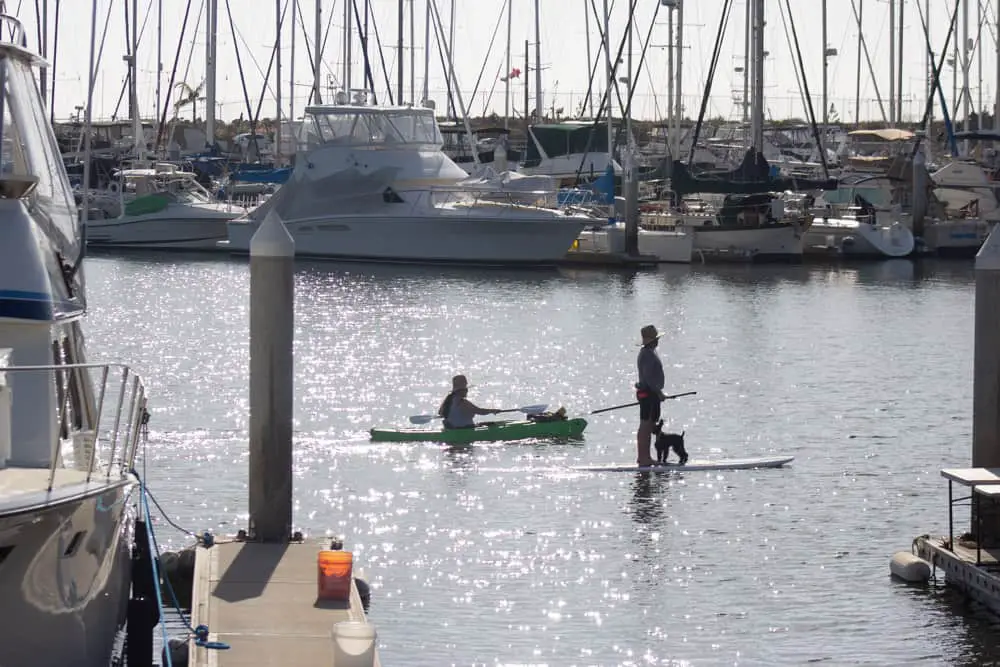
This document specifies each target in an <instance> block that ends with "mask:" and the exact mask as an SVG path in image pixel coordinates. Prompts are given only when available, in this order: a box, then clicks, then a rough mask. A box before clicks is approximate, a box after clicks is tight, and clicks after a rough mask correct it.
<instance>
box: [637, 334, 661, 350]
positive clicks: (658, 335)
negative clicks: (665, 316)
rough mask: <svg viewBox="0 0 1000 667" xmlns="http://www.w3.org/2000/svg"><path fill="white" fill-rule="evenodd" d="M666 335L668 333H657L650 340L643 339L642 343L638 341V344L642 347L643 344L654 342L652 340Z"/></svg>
mask: <svg viewBox="0 0 1000 667" xmlns="http://www.w3.org/2000/svg"><path fill="white" fill-rule="evenodd" d="M665 335H666V334H661V333H660V334H656V335H655V336H653V337H652V338H650V339H649V340H644V341H642V342H641V343H638V345H639V347H642V346H643V345H649V344H650V343H652V342H653V341H654V340H660V339H661V338H663V337H664V336H665Z"/></svg>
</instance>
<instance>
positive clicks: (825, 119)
mask: <svg viewBox="0 0 1000 667" xmlns="http://www.w3.org/2000/svg"><path fill="white" fill-rule="evenodd" d="M820 11H821V12H822V14H823V132H824V133H825V132H826V126H827V123H829V122H830V116H829V110H830V105H829V103H828V102H827V99H826V94H827V72H828V68H827V65H828V59H827V57H826V0H823V2H822V4H821V6H820ZM820 149H821V150H822V147H820Z"/></svg>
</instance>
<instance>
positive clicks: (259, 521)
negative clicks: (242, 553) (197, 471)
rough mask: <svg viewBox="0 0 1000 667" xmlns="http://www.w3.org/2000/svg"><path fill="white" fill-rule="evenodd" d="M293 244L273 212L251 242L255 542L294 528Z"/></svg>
mask: <svg viewBox="0 0 1000 667" xmlns="http://www.w3.org/2000/svg"><path fill="white" fill-rule="evenodd" d="M294 262H295V241H294V240H293V239H292V237H291V235H290V234H289V233H288V230H287V229H285V224H284V222H282V221H281V218H280V217H278V214H277V213H276V212H275V211H274V210H271V211H270V212H269V213H268V214H267V216H266V217H265V218H264V221H263V222H262V223H261V224H260V227H259V228H258V229H257V231H256V233H254V235H253V238H252V239H251V240H250V484H249V490H250V530H249V534H250V539H252V540H256V541H259V542H287V541H288V540H289V538H290V536H291V530H292V409H293V408H292V396H293V382H294V369H293V360H292V344H293V339H294V328H295V284H294Z"/></svg>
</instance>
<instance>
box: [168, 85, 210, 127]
mask: <svg viewBox="0 0 1000 667" xmlns="http://www.w3.org/2000/svg"><path fill="white" fill-rule="evenodd" d="M204 87H205V81H204V79H203V80H202V82H201V83H199V84H198V87H197V88H192V87H191V86H190V85H188V84H187V83H186V82H184V81H181V82H180V83H178V84H176V85H175V86H174V88H175V89H176V88H180V89H181V97H180V99H178V100H177V101H176V102H174V118H177V112H178V111H180V109H181V107H185V106H187V105H188V104H190V105H191V122H192V123H196V122H198V113H197V109H198V102H200V101H202V100H204V99H205V96H204V95H202V94H201V91H202V88H204Z"/></svg>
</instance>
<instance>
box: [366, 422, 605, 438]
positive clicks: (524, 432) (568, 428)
mask: <svg viewBox="0 0 1000 667" xmlns="http://www.w3.org/2000/svg"><path fill="white" fill-rule="evenodd" d="M585 428H587V421H586V420H585V419H581V418H576V419H565V420H560V421H549V422H535V421H514V422H495V423H492V424H485V425H483V426H477V427H475V428H454V429H446V430H433V431H431V430H427V429H379V428H373V429H372V430H371V439H372V440H373V441H376V442H448V443H469V442H500V441H505V440H525V439H528V438H576V437H579V436H580V435H581V434H583V431H584V429H585Z"/></svg>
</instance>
